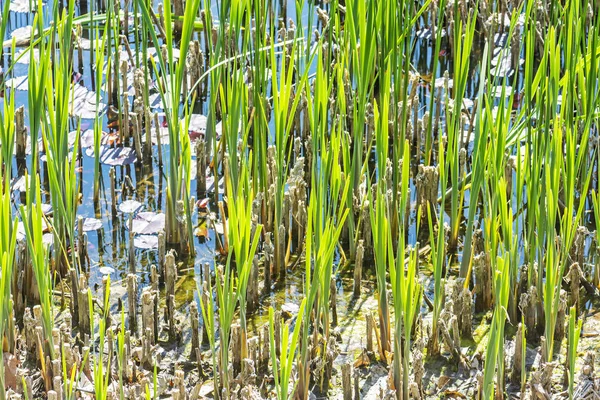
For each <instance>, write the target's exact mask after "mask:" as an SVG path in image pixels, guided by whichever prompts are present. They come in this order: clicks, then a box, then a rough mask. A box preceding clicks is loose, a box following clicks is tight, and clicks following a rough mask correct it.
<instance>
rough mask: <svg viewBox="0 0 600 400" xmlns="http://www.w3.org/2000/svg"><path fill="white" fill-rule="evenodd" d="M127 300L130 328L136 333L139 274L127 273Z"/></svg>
mask: <svg viewBox="0 0 600 400" xmlns="http://www.w3.org/2000/svg"><path fill="white" fill-rule="evenodd" d="M127 300H128V305H129V309H128V316H129V330H130V331H131V333H133V334H134V335H135V334H137V316H136V312H137V276H136V275H135V274H128V275H127Z"/></svg>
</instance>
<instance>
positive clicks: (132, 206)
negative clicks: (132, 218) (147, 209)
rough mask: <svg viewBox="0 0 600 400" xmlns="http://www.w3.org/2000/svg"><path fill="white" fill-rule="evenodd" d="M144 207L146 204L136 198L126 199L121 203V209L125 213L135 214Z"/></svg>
mask: <svg viewBox="0 0 600 400" xmlns="http://www.w3.org/2000/svg"><path fill="white" fill-rule="evenodd" d="M142 208H144V205H143V204H142V203H140V202H139V201H136V200H125V201H124V202H122V203H121V204H119V211H121V212H122V213H124V214H133V213H135V212H137V211H139V210H141V209H142Z"/></svg>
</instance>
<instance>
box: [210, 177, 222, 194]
mask: <svg viewBox="0 0 600 400" xmlns="http://www.w3.org/2000/svg"><path fill="white" fill-rule="evenodd" d="M206 188H207V189H206V191H207V192H208V193H214V192H215V177H214V175H208V174H207V175H206ZM224 190H225V179H224V178H221V179H220V180H219V193H223V191H224Z"/></svg>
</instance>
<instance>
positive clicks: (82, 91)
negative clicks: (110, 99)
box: [69, 85, 106, 119]
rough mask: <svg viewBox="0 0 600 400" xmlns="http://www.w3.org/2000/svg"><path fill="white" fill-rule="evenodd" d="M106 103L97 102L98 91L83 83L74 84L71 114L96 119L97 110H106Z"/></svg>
mask: <svg viewBox="0 0 600 400" xmlns="http://www.w3.org/2000/svg"><path fill="white" fill-rule="evenodd" d="M105 107H106V105H105V104H104V103H100V104H97V103H96V92H93V91H91V90H89V89H88V88H86V87H85V86H83V85H74V86H73V90H72V96H71V104H69V112H70V115H71V116H77V117H80V118H81V119H94V118H96V115H97V112H98V111H102V110H104V108H105Z"/></svg>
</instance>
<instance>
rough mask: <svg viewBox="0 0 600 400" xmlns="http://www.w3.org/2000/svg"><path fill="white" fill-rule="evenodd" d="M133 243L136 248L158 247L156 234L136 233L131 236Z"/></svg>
mask: <svg viewBox="0 0 600 400" xmlns="http://www.w3.org/2000/svg"><path fill="white" fill-rule="evenodd" d="M133 245H134V246H135V247H136V248H138V249H145V250H150V249H158V236H157V235H138V236H136V237H134V238H133Z"/></svg>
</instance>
